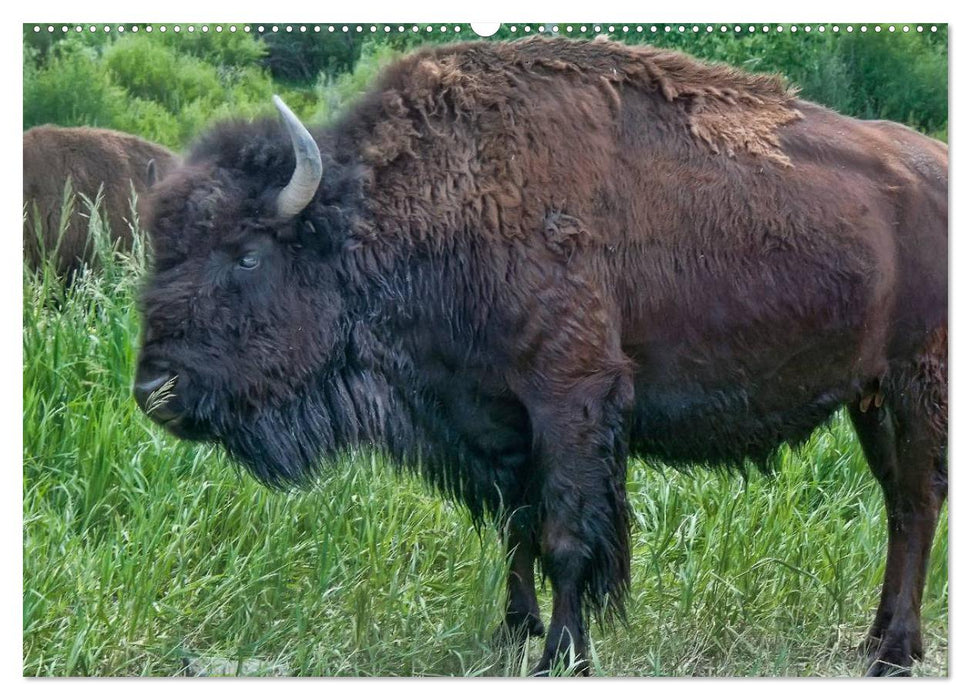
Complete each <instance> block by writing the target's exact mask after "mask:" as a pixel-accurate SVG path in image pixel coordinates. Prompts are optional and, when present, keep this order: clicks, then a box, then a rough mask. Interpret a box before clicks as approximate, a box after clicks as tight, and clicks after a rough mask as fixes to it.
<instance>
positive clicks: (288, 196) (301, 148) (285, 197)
mask: <svg viewBox="0 0 971 700" xmlns="http://www.w3.org/2000/svg"><path fill="white" fill-rule="evenodd" d="M273 104H275V105H276V108H277V109H278V110H279V111H280V116H281V117H283V123H284V124H286V125H287V131H288V132H290V140H291V141H292V142H293V155H294V156H295V157H296V159H297V165H296V167H295V168H294V169H293V175H292V176H291V177H290V182H288V183H287V186H286V187H284V188H283V189H282V190H280V194H279V196H278V197H277V199H276V213H277V216H280V217H283V218H285V219H290V218H293V217H294V216H296V215H297V214H299V213H300V212H301V211H303V209H304V207H306V206H307V205H308V204H310V200H312V199H313V198H314V193H316V192H317V185H319V184H320V178H321V175H322V174H323V166H322V165H321V163H320V149H319V148H317V142H316V141H314V137H313V136H311V135H310V132H309V131H307V128H306V127H305V126H304V125H303V124H301V123H300V120H299V119H297V116H296V115H295V114H294V113H293V112H291V111H290V108H289V107H287V106H286V105H285V104H284V102H283V100H281V99H280V97H279V95H274V96H273Z"/></svg>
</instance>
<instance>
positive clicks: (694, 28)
mask: <svg viewBox="0 0 971 700" xmlns="http://www.w3.org/2000/svg"><path fill="white" fill-rule="evenodd" d="M43 29H44V28H43V27H41V26H40V25H34V32H40V31H43ZM46 29H47V31H48V32H51V33H53V32H55V31H57V29H56V28H55V27H54V25H48V26H47V27H46ZM72 29H73V30H74V31H75V32H83V31H84V30H85V29H87V30H88V31H89V32H97V31H98V30H99V27H98V26H95V25H93V24H92V25H88V26H87V27H85V26H82V25H80V24H78V25H75V26H74V27H69V26H67V25H61V27H60V30H61V32H63V33H67V32H69V31H71V30H72ZM100 29H101V30H102V31H105V32H110V31H112V27H111V26H109V25H107V24H106V25H104V26H103V27H100ZM155 29H156V27H153V26H152V25H148V26H146V27H144V28H143V31H145V32H149V33H151V32H152V31H154V30H155ZM169 29H171V31H173V32H175V33H176V34H178V33H179V32H181V31H182V26H181V25H178V24H174V25H172V26H171V27H168V26H166V25H164V24H163V25H159V26H158V27H157V30H158V31H159V32H162V33H164V32H166V31H169ZM212 29H213V30H215V31H216V32H222V31H224V29H225V30H226V31H229V32H236V31H244V32H251V31H256V32H259V33H265V32H267V31H271V32H279V31H281V30H282V31H285V32H294V31H297V32H304V33H305V32H308V31H313V32H318V33H319V32H322V31H327V32H358V33H363V32H365V31H370V32H371V33H377V32H378V31H384V32H385V33H390V32H393V31H397V32H399V33H403V32H407V31H410V32H413V33H414V32H420V31H421V28H419V27H418V25H412V26H410V27H405V26H404V25H398V26H397V27H392V26H390V25H383V26H381V27H379V26H378V25H374V24H372V25H370V26H367V25H360V24H358V25H346V24H345V25H333V24H331V25H326V26H322V25H312V26H308V25H305V24H301V25H290V24H288V25H285V26H283V27H280V26H277V25H274V26H271V27H264V26H262V25H257V26H256V27H253V26H252V25H248V24H247V25H242V26H239V27H237V26H236V25H235V24H230V25H228V26H226V27H223V25H221V24H217V25H214V26H213V27H212ZM435 29H436V27H435V26H432V25H427V26H426V27H424V30H425V31H426V32H434V31H435ZM449 29H450V27H448V26H446V25H441V26H440V27H438V30H439V31H440V32H448V31H449ZM452 29H453V31H455V32H461V31H462V27H460V26H458V25H455V26H454V27H452ZM577 29H578V30H579V31H580V32H581V33H582V32H586V31H587V29H588V27H587V26H586V25H581V26H579V27H578V28H577ZM592 29H593V31H595V32H600V31H603V30H604V27H603V26H601V25H593V26H592ZM773 29H774V30H775V31H776V32H784V31H785V30H786V27H783V26H782V25H774V26H772V27H770V26H769V25H767V24H764V25H761V26H756V25H748V26H747V27H743V26H740V25H734V26H729V25H725V24H723V25H721V26H719V27H717V30H718V31H720V32H723V33H724V32H729V31H731V32H735V33H743V32H746V31H747V32H748V33H755V32H758V31H761V32H762V33H769V32H771V31H772V30H773ZM788 29H789V31H790V32H798V31H800V30H802V31H804V32H814V31H815V32H826V31H831V32H839V31H840V27H839V26H838V25H830V26H827V25H822V24H820V25H818V26H810V25H805V26H797V25H790V26H789V27H788ZM844 29H845V31H847V32H853V31H859V32H866V31H868V28H867V26H866V25H862V26H858V27H854V26H852V25H846V27H845V28H844ZM872 29H873V31H874V32H881V31H883V27H881V26H879V25H876V26H874V27H873V28H872ZM886 29H887V31H888V32H896V31H897V29H898V27H896V26H895V25H890V26H889V27H887V28H886ZM899 29H900V31H902V32H909V31H911V26H910V25H907V24H905V25H902V26H900V27H899ZM913 29H915V30H916V31H918V32H923V31H924V26H923V25H920V24H918V25H916V26H915V27H913ZM929 29H930V31H932V32H936V31H937V26H936V25H931V26H930V28H929ZM114 30H115V31H117V32H125V31H130V32H133V33H137V32H138V31H140V29H139V27H138V26H137V25H131V26H130V27H128V28H127V29H126V28H125V27H124V26H123V25H118V26H116V27H114ZM185 30H186V31H187V32H189V33H190V34H191V33H194V32H195V31H196V30H197V28H196V26H195V25H191V24H190V25H187V26H186V27H185ZM520 30H521V31H522V32H523V33H526V34H528V33H530V32H532V31H533V28H532V27H530V26H529V25H522V26H521V27H517V26H516V25H514V24H513V25H510V26H509V31H510V32H513V33H515V32H517V31H520ZM606 30H607V31H608V32H611V33H614V32H617V31H620V32H623V33H630V32H636V33H638V34H642V33H644V32H650V33H652V34H657V33H658V32H679V33H686V32H691V33H695V34H697V33H701V32H702V31H704V32H705V33H708V34H710V33H713V32H715V31H716V27H715V26H713V25H710V24H709V25H697V24H694V25H690V26H686V25H683V24H681V25H677V26H672V25H663V26H659V25H651V26H649V27H645V26H644V25H636V26H630V25H623V26H619V27H618V26H615V25H609V26H607V27H606ZM198 31H201V32H203V33H206V32H208V31H210V27H209V25H206V24H204V25H202V26H200V27H198ZM536 31H538V32H540V33H542V32H550V33H559V31H560V28H559V27H558V26H553V27H550V28H547V27H546V26H545V25H541V26H538V27H536ZM565 31H566V32H567V33H572V32H573V31H574V27H573V26H572V25H569V26H567V27H565Z"/></svg>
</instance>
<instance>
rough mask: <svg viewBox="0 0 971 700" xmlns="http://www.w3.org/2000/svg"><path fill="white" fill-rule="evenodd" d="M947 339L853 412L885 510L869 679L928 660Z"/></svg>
mask: <svg viewBox="0 0 971 700" xmlns="http://www.w3.org/2000/svg"><path fill="white" fill-rule="evenodd" d="M946 347H947V340H946V334H939V336H938V337H937V338H935V342H934V343H932V344H931V346H930V347H929V349H928V350H927V352H926V353H925V355H924V356H923V357H922V358H921V359H920V360H919V361H918V362H916V363H915V364H914V365H912V366H910V367H907V368H904V369H901V370H897V371H895V372H894V373H893V374H892V376H891V377H890V382H889V386H888V387H887V394H888V395H887V398H886V402H885V403H883V405H881V406H870V407H869V408H868V410H863V407H861V406H856V405H853V406H851V407H850V416H851V418H852V419H853V425H854V427H855V428H856V431H857V434H858V435H859V438H860V443H861V444H862V446H863V451H864V454H865V455H866V458H867V461H868V462H869V464H870V469H871V471H872V472H873V474H874V476H875V477H876V478H877V480H878V481H879V482H880V486H881V488H882V489H883V495H884V502H885V505H886V510H887V531H888V533H887V534H888V537H887V566H886V569H885V571H884V580H883V591H882V593H881V595H880V604H879V606H878V607H877V613H876V617H875V619H874V621H873V624H872V626H871V627H870V631H869V632H868V634H867V638H866V639H865V640H864V643H863V649H864V650H865V651H866V652H867V655H868V669H867V675H869V676H889V675H909V674H910V667H911V664H912V660H913V659H920V658H922V657H923V644H922V640H921V630H920V607H921V599H922V597H923V593H924V581H925V577H926V574H927V565H928V560H929V558H930V550H931V545H932V544H933V541H934V532H935V530H936V528H937V519H938V515H939V513H940V510H941V506H942V505H943V503H944V499H945V498H946V496H947V463H946V457H945V450H946V444H947V356H946V352H947V350H946Z"/></svg>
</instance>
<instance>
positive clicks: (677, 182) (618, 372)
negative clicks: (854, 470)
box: [137, 39, 948, 674]
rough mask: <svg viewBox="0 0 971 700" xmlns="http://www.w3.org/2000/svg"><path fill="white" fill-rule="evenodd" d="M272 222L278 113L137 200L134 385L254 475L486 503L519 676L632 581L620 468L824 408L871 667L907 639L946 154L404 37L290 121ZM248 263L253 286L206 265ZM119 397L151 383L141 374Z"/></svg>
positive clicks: (650, 79)
mask: <svg viewBox="0 0 971 700" xmlns="http://www.w3.org/2000/svg"><path fill="white" fill-rule="evenodd" d="M317 140H318V144H319V146H320V150H321V153H322V156H323V158H324V172H325V175H324V180H323V182H322V183H321V185H320V188H319V189H318V192H317V196H316V198H315V199H314V200H313V201H312V202H311V203H310V205H309V206H308V207H307V208H306V209H305V210H304V212H303V213H302V214H301V215H300V216H298V217H297V218H296V220H293V221H279V220H276V219H274V218H273V216H272V213H271V212H272V207H271V206H270V205H271V203H272V201H273V197H275V194H276V192H278V191H279V189H280V188H281V187H282V186H283V185H284V184H285V183H286V182H287V180H288V178H289V175H290V172H291V170H292V168H293V156H292V155H291V154H290V144H289V141H288V139H287V137H286V135H285V134H284V132H283V131H282V129H281V128H280V127H279V126H277V125H276V124H274V123H258V124H255V125H244V124H231V125H225V126H223V127H221V128H219V129H216V130H214V131H213V132H212V133H211V134H209V135H207V136H206V137H205V138H203V139H202V141H201V142H200V143H199V144H198V145H197V146H196V147H195V148H194V149H193V151H192V153H191V154H190V155H189V157H188V163H187V166H186V168H185V169H183V170H180V171H178V172H176V173H175V174H174V175H172V176H171V177H170V178H168V179H167V180H166V181H165V182H164V183H162V184H161V185H160V186H159V188H158V192H157V193H156V194H155V195H154V197H153V200H152V202H151V205H152V206H151V209H152V215H151V223H150V229H151V231H152V235H153V242H154V243H155V249H156V251H157V255H158V257H157V260H156V270H155V274H154V277H153V278H152V280H150V282H149V284H148V286H147V288H146V295H145V301H144V308H145V314H146V336H145V345H144V349H143V353H142V358H141V362H140V367H139V378H138V380H137V381H138V382H142V383H143V385H146V386H147V385H150V384H151V382H150V380H152V379H155V378H158V377H165V376H177V378H178V382H177V384H176V385H175V389H174V396H173V397H172V398H171V399H169V401H168V403H166V404H165V410H164V411H163V412H162V414H161V415H159V414H155V417H156V419H157V420H159V421H160V422H165V423H166V425H167V427H169V428H170V429H171V430H173V432H175V433H176V434H179V435H182V436H184V437H191V438H201V439H210V440H216V441H219V442H221V443H222V444H224V445H225V446H226V447H227V448H228V449H229V451H230V452H231V453H232V454H234V455H235V456H236V457H237V458H238V459H240V460H241V461H242V462H243V463H245V464H246V465H247V466H248V467H249V468H250V469H251V471H252V472H253V473H254V474H255V475H256V476H257V477H259V478H261V479H263V480H265V481H268V482H271V483H280V482H287V481H300V480H301V479H302V477H303V476H304V475H306V474H307V473H310V472H312V470H313V469H314V468H315V465H316V464H317V463H318V461H319V459H320V458H321V457H322V456H327V455H330V454H333V453H334V452H335V451H338V450H340V449H345V448H347V447H349V446H353V445H370V446H377V447H380V448H383V449H386V450H388V451H389V452H390V453H391V454H392V455H393V456H394V457H395V458H396V459H398V460H399V461H401V462H403V463H405V464H415V465H418V466H420V468H421V469H423V470H424V471H425V473H426V474H428V475H429V477H430V478H431V479H432V481H433V482H434V483H436V484H438V485H440V486H443V487H444V488H446V489H447V490H449V491H450V492H451V493H453V494H454V495H456V496H457V497H459V498H461V499H462V500H464V502H465V503H467V504H468V505H469V507H470V508H471V509H472V512H473V513H477V514H478V513H481V512H483V511H484V510H488V511H493V512H496V513H501V514H506V515H509V514H512V520H511V522H510V533H511V535H510V545H511V547H512V571H511V574H510V579H509V607H508V614H507V619H506V623H507V625H508V626H509V627H510V628H512V629H514V630H526V631H527V632H531V633H540V632H541V631H542V629H543V626H542V623H541V622H540V617H539V609H538V606H537V603H536V596H535V592H534V590H533V566H534V561H535V560H536V559H538V560H539V561H540V563H541V565H542V568H543V571H544V573H545V574H546V575H547V576H548V577H549V579H550V580H551V583H552V586H553V597H554V600H553V617H552V622H551V625H550V630H549V634H548V636H547V643H546V647H545V651H544V654H543V658H542V659H541V661H540V664H539V666H538V667H537V668H538V670H543V669H547V668H549V666H550V664H551V663H553V662H554V661H555V659H557V658H559V657H561V656H562V655H563V654H564V653H565V650H566V648H567V645H568V643H569V642H570V641H572V643H573V644H574V649H575V651H576V652H577V653H578V654H579V655H580V656H581V657H583V656H585V654H586V643H585V642H586V631H585V619H586V617H587V613H588V612H598V611H600V610H602V609H603V608H604V606H605V605H608V609H610V606H612V608H613V609H618V608H619V607H620V606H621V604H622V600H623V596H624V593H625V592H626V590H627V587H628V582H629V561H630V551H629V535H628V529H629V524H628V506H627V502H626V496H625V491H624V484H625V474H626V464H627V458H628V456H629V455H630V454H635V455H654V456H658V457H661V458H663V459H666V460H669V461H672V462H687V463H708V464H739V463H741V462H743V461H744V460H746V459H752V460H756V461H757V462H764V460H765V458H766V457H768V456H769V455H770V454H771V452H772V451H773V450H774V449H775V448H776V447H777V446H778V445H780V444H782V443H785V442H798V441H800V440H802V439H804V438H805V437H806V436H808V435H809V434H810V432H811V431H812V430H813V429H814V428H815V427H816V426H818V425H819V424H820V423H822V422H823V421H825V420H826V419H827V418H828V417H829V416H830V415H832V413H833V412H834V411H835V410H837V409H838V408H840V407H841V406H849V407H850V409H851V414H852V415H853V419H854V422H855V424H856V426H857V428H858V430H859V432H860V435H861V439H862V442H863V445H864V450H865V451H866V454H867V458H868V460H869V461H870V464H871V466H872V467H873V470H874V473H875V474H876V476H877V478H878V479H879V480H880V482H881V484H882V486H883V488H884V491H885V493H886V495H887V504H888V513H889V519H890V524H891V529H890V549H889V552H890V553H889V558H888V566H887V576H886V584H885V587H884V597H883V599H882V601H881V604H880V608H879V611H878V614H877V618H876V621H875V622H874V626H873V628H872V630H871V634H870V637H869V640H870V641H869V642H868V649H870V650H871V651H872V654H873V656H872V660H873V661H874V663H873V665H872V667H871V671H872V672H874V673H878V674H882V673H888V672H895V671H899V670H901V669H904V670H905V669H906V668H907V667H909V665H910V663H911V658H912V657H913V656H919V654H920V628H919V610H920V597H921V593H922V591H923V576H924V571H925V569H926V563H927V553H928V551H929V543H930V541H931V538H932V537H933V532H934V528H935V524H936V520H937V515H938V512H939V508H940V505H941V503H942V501H943V499H944V497H945V495H946V483H947V469H946V461H945V448H944V446H945V443H946V426H947V402H946V395H947V341H946V339H947V163H948V156H947V149H946V147H945V146H944V145H942V144H940V143H938V142H935V141H933V140H931V139H928V138H925V137H923V136H921V135H919V134H917V133H916V132H913V131H911V130H909V129H907V128H905V127H902V126H899V125H896V124H889V123H883V122H864V121H858V120H855V119H850V118H847V117H843V116H840V115H838V114H836V113H834V112H831V111H829V110H826V109H824V108H822V107H819V106H817V105H814V104H811V103H808V102H804V101H800V100H798V99H797V98H796V97H795V96H794V95H793V94H792V93H791V92H790V91H789V90H787V89H786V88H785V87H784V86H783V85H782V83H781V82H780V81H779V80H778V79H777V78H774V77H767V76H753V75H749V74H746V73H742V72H739V71H737V70H733V69H730V68H726V67H722V66H709V65H705V64H702V63H699V62H697V61H695V60H694V59H691V58H690V57H687V56H684V55H681V54H676V53H671V52H667V51H660V50H657V49H653V48H650V47H629V46H624V45H621V44H615V43H611V42H606V41H595V42H590V43H580V42H570V41H565V40H552V41H547V40H539V39H535V40H527V41H522V42H514V43H508V44H507V43H473V44H461V45H454V46H445V47H440V48H435V49H428V50H424V51H420V52H418V53H416V54H414V55H412V56H409V57H407V58H405V59H404V60H402V61H400V62H398V63H396V64H395V65H394V66H392V67H391V68H390V69H389V70H388V71H387V72H386V73H385V74H384V76H383V77H382V78H381V79H380V80H379V81H378V83H377V85H376V86H375V87H374V88H373V89H372V90H370V91H369V92H368V93H367V95H366V96H365V97H364V98H363V99H362V100H361V101H360V103H359V104H358V105H357V106H356V107H355V108H353V109H352V110H350V111H349V112H348V113H347V114H346V115H344V117H343V118H342V119H341V120H340V121H339V122H338V123H337V124H336V125H334V126H333V127H332V128H330V129H327V130H321V131H319V132H318V135H317ZM246 251H257V252H258V253H259V254H260V255H261V256H262V259H263V260H264V263H263V265H262V266H261V267H260V268H259V271H258V273H256V274H250V273H249V272H242V271H240V269H239V268H238V267H236V266H235V265H234V261H235V260H236V259H237V257H238V256H239V255H241V254H242V253H244V252H246ZM146 382H148V383H147V384H146Z"/></svg>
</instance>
